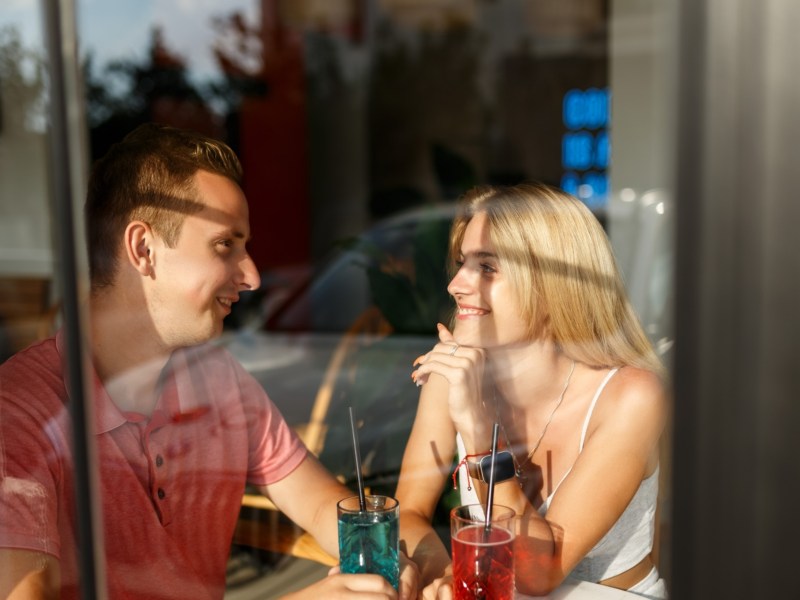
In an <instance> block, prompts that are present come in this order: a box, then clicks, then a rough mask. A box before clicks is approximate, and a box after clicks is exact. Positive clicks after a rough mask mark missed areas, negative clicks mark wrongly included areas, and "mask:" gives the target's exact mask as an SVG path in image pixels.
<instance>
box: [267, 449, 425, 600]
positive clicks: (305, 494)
mask: <svg viewBox="0 0 800 600" xmlns="http://www.w3.org/2000/svg"><path fill="white" fill-rule="evenodd" d="M258 489H259V491H260V492H261V493H262V494H264V495H265V496H267V497H268V498H269V499H270V500H272V501H273V502H274V503H275V505H276V506H277V507H278V508H279V509H280V510H281V511H282V512H283V513H284V514H285V515H286V516H287V517H289V518H290V519H291V520H292V521H294V522H295V523H297V524H298V525H299V526H300V527H302V528H303V529H304V530H305V531H307V532H309V533H310V534H311V535H313V536H314V538H315V539H316V540H317V541H318V542H319V544H320V546H322V547H323V548H324V549H325V550H326V551H327V552H328V553H329V554H330V555H331V556H335V557H338V556H339V526H338V521H337V515H336V503H337V502H338V501H339V500H341V499H342V498H347V497H348V496H353V495H354V492H353V491H352V490H350V489H348V488H347V487H345V486H344V485H342V484H341V483H339V481H337V480H336V478H334V477H333V475H331V474H330V473H329V472H328V471H327V470H326V469H325V467H323V466H322V465H321V464H320V462H319V461H318V460H317V459H316V458H315V457H314V456H313V455H312V454H308V455H307V456H306V458H305V460H303V462H302V463H300V466H298V467H297V468H296V469H295V470H294V471H292V472H291V473H290V474H289V475H287V476H286V477H284V478H283V479H281V480H280V481H278V482H276V483H272V484H270V485H265V486H259V488H258ZM418 585H419V571H418V569H417V567H416V565H414V564H413V563H412V562H411V561H410V560H408V559H407V558H406V557H405V556H404V555H401V557H400V590H399V592H400V593H399V598H401V600H410V599H412V598H416V597H417V586H418ZM387 586H388V588H387ZM320 593H322V597H324V598H328V597H331V598H335V597H339V595H340V594H344V596H345V597H349V596H353V597H359V598H360V597H365V598H384V597H387V598H394V597H395V594H394V590H393V589H392V587H391V586H390V585H389V584H388V583H387V582H386V580H385V579H383V578H382V577H380V576H373V575H342V574H337V575H334V576H333V577H328V578H327V579H326V580H323V581H321V582H318V583H317V584H315V585H313V586H311V587H309V588H306V589H305V590H302V591H301V592H298V593H297V595H296V596H292V598H295V597H296V598H297V599H298V600H300V598H306V597H308V598H318V597H320ZM387 593H388V596H386V594H387Z"/></svg>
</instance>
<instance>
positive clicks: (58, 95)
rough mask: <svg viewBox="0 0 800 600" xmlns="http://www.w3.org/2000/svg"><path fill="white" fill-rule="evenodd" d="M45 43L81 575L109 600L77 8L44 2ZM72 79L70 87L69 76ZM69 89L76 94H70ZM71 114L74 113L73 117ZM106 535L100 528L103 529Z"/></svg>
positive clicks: (86, 586) (90, 590)
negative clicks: (90, 382)
mask: <svg viewBox="0 0 800 600" xmlns="http://www.w3.org/2000/svg"><path fill="white" fill-rule="evenodd" d="M42 12H43V15H44V23H45V44H46V46H47V57H48V63H49V76H50V131H49V136H48V138H49V150H50V174H51V182H52V197H53V202H54V211H55V216H56V222H55V223H54V227H53V230H54V235H55V238H56V248H57V249H58V256H59V257H60V258H61V265H60V268H61V272H60V284H61V285H60V288H61V289H60V292H61V299H62V310H63V328H64V340H65V346H66V352H65V364H64V366H63V367H64V369H65V373H66V384H67V385H68V388H67V391H68V393H69V397H70V402H69V410H70V417H71V423H72V430H73V439H72V444H73V463H74V464H73V468H74V479H75V511H76V522H77V535H78V573H79V578H80V579H79V585H80V590H81V597H82V598H84V599H86V600H95V599H97V598H105V597H106V590H105V577H104V575H103V572H104V569H103V565H104V557H103V552H102V548H103V546H102V542H101V541H100V538H99V535H98V532H97V531H96V527H95V524H96V519H97V522H100V520H99V519H98V517H99V515H100V512H99V508H98V506H99V505H98V504H97V503H96V501H95V494H94V493H93V492H94V485H93V481H94V474H93V468H94V461H93V457H94V452H93V442H94V439H93V437H92V436H93V428H92V410H91V406H90V404H89V401H90V400H91V395H90V393H91V392H90V393H89V394H87V393H86V392H87V390H86V387H85V379H86V378H85V377H84V366H83V365H84V360H83V350H82V348H81V339H82V331H83V328H82V326H81V323H82V319H81V311H80V305H79V300H78V298H79V289H78V281H79V269H78V261H77V253H76V245H75V222H74V219H73V201H72V198H73V191H74V187H73V184H74V178H73V177H74V174H75V173H77V172H79V170H80V169H79V168H80V167H81V166H82V165H83V163H84V161H82V160H81V158H82V157H81V156H80V154H78V153H75V152H70V140H71V139H72V140H75V139H78V138H80V137H82V132H81V131H80V128H79V127H78V126H76V124H75V119H74V118H73V119H72V120H70V114H71V113H70V109H73V111H77V112H79V113H82V112H83V110H84V106H83V104H82V103H81V102H80V98H81V97H82V96H81V95H80V94H79V93H78V92H77V90H78V86H77V79H78V78H77V72H78V66H77V65H78V60H77V51H76V48H77V44H76V42H75V22H76V21H75V10H74V5H73V4H72V2H69V1H65V2H63V3H62V2H60V1H59V0H43V2H42ZM71 76H72V77H73V80H71V82H72V83H73V86H72V88H70V86H69V83H70V80H69V77H71ZM70 90H71V91H72V93H71V94H70ZM72 114H73V116H74V114H75V112H73V113H72ZM100 534H102V530H101V531H100Z"/></svg>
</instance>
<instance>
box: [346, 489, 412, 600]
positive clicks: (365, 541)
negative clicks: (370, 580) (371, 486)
mask: <svg viewBox="0 0 800 600" xmlns="http://www.w3.org/2000/svg"><path fill="white" fill-rule="evenodd" d="M366 507H367V510H366V512H362V511H361V508H360V504H359V501H358V496H351V497H350V498H345V499H344V500H340V501H339V502H338V503H337V505H336V508H337V512H338V515H339V562H340V565H339V566H340V569H341V571H342V573H376V574H378V575H382V576H383V577H384V578H385V579H386V580H387V581H388V582H389V583H391V584H392V586H394V589H397V587H398V580H399V578H400V563H399V559H398V552H399V549H400V548H399V533H398V524H399V519H398V517H399V514H400V505H399V504H398V502H397V500H395V499H394V498H392V497H390V496H378V495H375V496H370V495H368V496H366Z"/></svg>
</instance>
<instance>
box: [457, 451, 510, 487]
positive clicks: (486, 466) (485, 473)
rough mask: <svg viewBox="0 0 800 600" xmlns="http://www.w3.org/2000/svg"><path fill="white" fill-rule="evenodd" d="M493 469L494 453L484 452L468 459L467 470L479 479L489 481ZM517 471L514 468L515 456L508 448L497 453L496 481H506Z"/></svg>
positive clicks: (470, 474)
mask: <svg viewBox="0 0 800 600" xmlns="http://www.w3.org/2000/svg"><path fill="white" fill-rule="evenodd" d="M491 470H492V455H491V454H484V455H483V456H477V457H475V459H474V460H472V459H470V460H467V471H468V472H469V476H470V477H472V478H473V479H477V480H478V481H483V482H484V483H489V473H490V471H491ZM515 474H516V471H515V470H514V457H513V456H512V454H511V452H509V451H508V450H500V451H499V452H498V453H497V454H496V455H495V461H494V481H495V483H497V482H500V481H506V480H507V479H512V478H513V477H514V475H515Z"/></svg>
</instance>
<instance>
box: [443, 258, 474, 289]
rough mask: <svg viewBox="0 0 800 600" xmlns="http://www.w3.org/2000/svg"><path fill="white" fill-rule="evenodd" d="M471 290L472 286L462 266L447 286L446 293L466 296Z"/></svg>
mask: <svg viewBox="0 0 800 600" xmlns="http://www.w3.org/2000/svg"><path fill="white" fill-rule="evenodd" d="M471 289H472V285H471V283H470V281H469V277H468V276H467V274H466V273H465V270H464V266H463V265H462V266H461V268H459V269H458V271H456V274H455V275H454V276H453V278H452V279H451V280H450V283H449V284H448V285H447V293H448V294H450V295H451V296H456V295H457V294H467V293H469V291H470V290H471Z"/></svg>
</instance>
